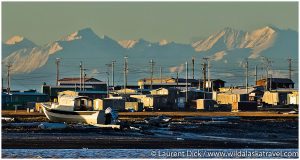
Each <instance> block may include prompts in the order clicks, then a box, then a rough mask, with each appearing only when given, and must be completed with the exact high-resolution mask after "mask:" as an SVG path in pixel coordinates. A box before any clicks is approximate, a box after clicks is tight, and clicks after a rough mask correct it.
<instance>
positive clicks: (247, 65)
mask: <svg viewBox="0 0 300 160" xmlns="http://www.w3.org/2000/svg"><path fill="white" fill-rule="evenodd" d="M245 86H246V93H247V94H248V59H247V58H246V85H245Z"/></svg>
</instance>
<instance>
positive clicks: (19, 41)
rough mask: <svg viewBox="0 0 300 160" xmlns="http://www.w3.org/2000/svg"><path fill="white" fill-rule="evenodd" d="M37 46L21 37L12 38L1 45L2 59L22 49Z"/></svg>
mask: <svg viewBox="0 0 300 160" xmlns="http://www.w3.org/2000/svg"><path fill="white" fill-rule="evenodd" d="M36 46H37V45H36V44H34V43H33V42H32V41H30V40H28V39H27V38H25V37H22V36H12V37H11V38H9V39H8V40H6V42H5V43H2V59H3V58H5V57H7V56H8V55H9V54H11V53H13V52H15V51H17V50H20V49H24V48H34V47H36Z"/></svg>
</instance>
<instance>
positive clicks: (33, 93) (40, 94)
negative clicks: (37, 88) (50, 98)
mask: <svg viewBox="0 0 300 160" xmlns="http://www.w3.org/2000/svg"><path fill="white" fill-rule="evenodd" d="M2 95H8V93H6V92H4V93H3V92H2ZM10 95H21V96H47V94H43V93H39V92H11V93H10Z"/></svg>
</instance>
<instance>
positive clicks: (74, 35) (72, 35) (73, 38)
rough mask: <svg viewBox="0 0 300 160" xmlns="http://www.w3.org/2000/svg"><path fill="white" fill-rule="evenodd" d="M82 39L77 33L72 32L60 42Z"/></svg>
mask: <svg viewBox="0 0 300 160" xmlns="http://www.w3.org/2000/svg"><path fill="white" fill-rule="evenodd" d="M81 38H82V37H81V36H80V35H78V31H77V32H73V33H71V34H69V35H67V36H65V37H63V38H62V39H61V40H62V41H73V40H76V39H81Z"/></svg>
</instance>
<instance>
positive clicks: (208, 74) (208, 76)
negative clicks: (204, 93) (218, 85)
mask: <svg viewBox="0 0 300 160" xmlns="http://www.w3.org/2000/svg"><path fill="white" fill-rule="evenodd" d="M207 79H208V92H209V91H210V88H211V86H212V83H211V81H210V63H209V58H207Z"/></svg>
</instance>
